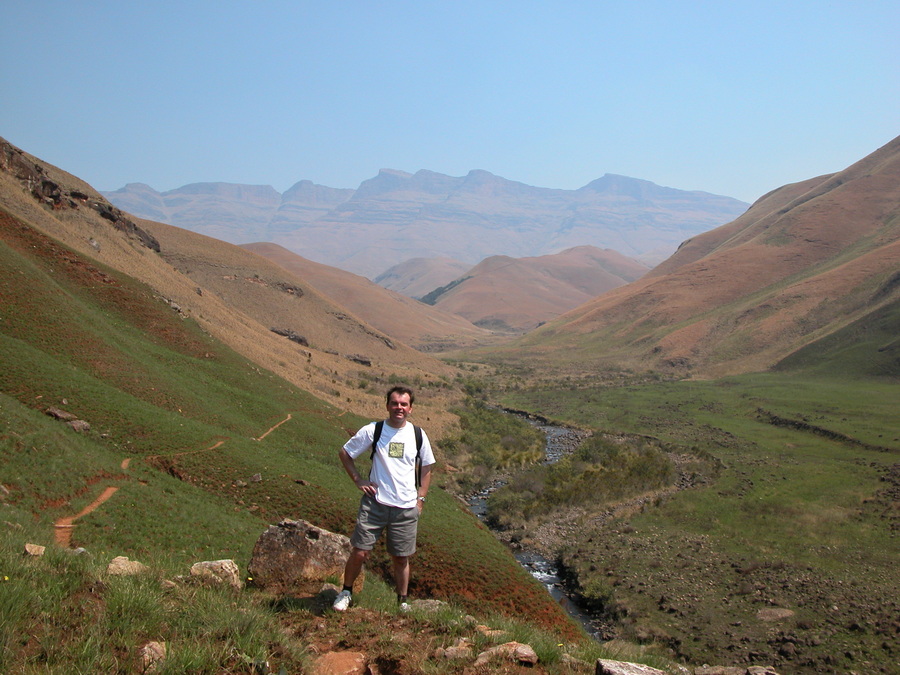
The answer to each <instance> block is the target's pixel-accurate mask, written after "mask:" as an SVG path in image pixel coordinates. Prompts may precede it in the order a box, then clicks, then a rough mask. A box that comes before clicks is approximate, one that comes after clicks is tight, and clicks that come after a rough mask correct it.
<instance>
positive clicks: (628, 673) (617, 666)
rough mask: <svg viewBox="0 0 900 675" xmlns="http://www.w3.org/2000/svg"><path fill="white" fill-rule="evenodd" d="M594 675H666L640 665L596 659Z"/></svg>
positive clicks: (662, 671) (660, 671)
mask: <svg viewBox="0 0 900 675" xmlns="http://www.w3.org/2000/svg"><path fill="white" fill-rule="evenodd" d="M594 675H667V673H666V672H665V671H664V670H657V669H656V668H651V667H650V666H645V665H643V664H641V663H628V662H627V661H612V660H610V659H597V667H596V669H595V670H594Z"/></svg>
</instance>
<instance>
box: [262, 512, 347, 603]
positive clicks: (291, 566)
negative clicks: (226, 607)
mask: <svg viewBox="0 0 900 675" xmlns="http://www.w3.org/2000/svg"><path fill="white" fill-rule="evenodd" d="M350 549H351V547H350V539H349V538H348V537H345V536H344V535H342V534H335V533H334V532H329V531H328V530H323V529H322V528H321V527H316V526H315V525H313V524H311V523H308V522H307V521H305V520H282V521H281V522H280V523H278V524H277V525H270V526H269V528H268V529H267V530H266V531H265V532H263V533H262V535H260V537H259V539H258V540H257V541H256V545H255V546H254V547H253V555H252V556H251V559H250V564H249V566H248V568H247V571H248V577H249V579H248V581H249V583H250V584H251V585H253V586H256V587H257V588H264V589H266V590H269V591H272V592H273V593H278V594H290V593H302V592H304V591H305V590H307V588H308V586H309V584H310V583H311V582H314V583H318V584H321V582H323V581H325V580H326V579H327V578H328V577H335V578H341V577H342V576H343V573H344V564H345V563H346V562H347V557H348V556H349V555H350ZM363 579H364V575H363V574H360V575H359V578H357V580H356V583H355V584H354V585H353V590H354V592H359V591H360V590H362V587H363Z"/></svg>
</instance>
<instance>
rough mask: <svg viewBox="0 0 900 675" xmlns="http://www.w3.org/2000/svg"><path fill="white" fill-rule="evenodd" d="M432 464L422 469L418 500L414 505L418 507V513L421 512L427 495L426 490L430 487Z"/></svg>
mask: <svg viewBox="0 0 900 675" xmlns="http://www.w3.org/2000/svg"><path fill="white" fill-rule="evenodd" d="M433 466H434V464H429V465H428V466H423V467H422V481H421V483H420V485H419V499H417V500H416V505H417V506H418V507H419V511H421V510H422V507H423V506H424V505H425V495H427V494H428V488H429V487H430V486H431V468H432V467H433Z"/></svg>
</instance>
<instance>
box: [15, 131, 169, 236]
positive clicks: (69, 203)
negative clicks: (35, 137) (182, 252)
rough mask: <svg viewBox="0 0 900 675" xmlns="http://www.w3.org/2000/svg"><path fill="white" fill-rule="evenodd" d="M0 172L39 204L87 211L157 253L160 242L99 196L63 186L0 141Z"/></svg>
mask: <svg viewBox="0 0 900 675" xmlns="http://www.w3.org/2000/svg"><path fill="white" fill-rule="evenodd" d="M0 170H2V171H4V172H6V173H8V174H10V175H11V176H13V177H14V178H15V179H16V180H17V181H19V183H20V184H21V185H22V187H23V188H24V189H25V190H26V191H27V192H29V193H30V194H31V196H32V197H34V198H35V199H36V200H37V201H38V202H40V203H41V204H43V205H44V206H45V207H47V208H49V209H53V210H61V209H79V208H82V207H84V208H89V209H93V210H94V211H96V212H97V213H98V214H100V216H101V217H102V218H104V219H105V220H108V221H109V222H110V223H111V224H112V226H113V227H114V228H116V229H117V230H119V231H121V232H124V233H125V234H127V235H128V236H129V237H134V238H135V239H137V240H138V241H139V242H140V243H141V244H142V245H143V246H145V247H147V248H149V249H150V250H152V251H156V252H157V253H158V252H159V250H160V248H159V242H158V241H157V240H156V238H155V237H154V236H153V235H151V234H150V233H149V232H147V231H146V230H144V229H142V228H140V227H138V225H137V224H136V223H135V222H134V221H133V220H131V218H129V217H128V216H127V215H126V214H125V213H124V212H123V211H122V210H120V209H118V208H116V207H115V206H113V205H112V204H110V203H109V202H108V201H106V200H105V199H103V198H101V197H99V196H98V195H94V194H88V192H87V191H85V190H82V189H78V188H73V187H71V186H66V185H63V184H62V182H61V181H59V180H54V179H53V178H52V177H51V176H50V175H49V174H48V172H47V170H46V169H45V168H44V167H43V166H41V165H40V164H38V163H37V162H35V161H34V160H33V159H31V158H30V157H29V155H27V154H26V153H25V152H24V151H22V150H20V149H19V148H17V147H15V146H14V145H12V144H11V143H9V142H8V141H6V140H5V139H3V138H0Z"/></svg>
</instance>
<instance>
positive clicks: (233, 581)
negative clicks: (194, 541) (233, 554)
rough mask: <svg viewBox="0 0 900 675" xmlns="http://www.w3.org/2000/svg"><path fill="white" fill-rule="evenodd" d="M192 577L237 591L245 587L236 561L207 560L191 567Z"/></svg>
mask: <svg viewBox="0 0 900 675" xmlns="http://www.w3.org/2000/svg"><path fill="white" fill-rule="evenodd" d="M191 576H192V577H195V578H197V579H200V580H201V581H204V582H207V583H210V584H214V585H227V586H231V587H232V588H234V589H235V590H241V589H242V588H243V587H244V584H243V582H242V581H241V575H240V572H239V571H238V566H237V564H236V563H235V562H234V560H206V561H204V562H198V563H194V564H193V565H191Z"/></svg>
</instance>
